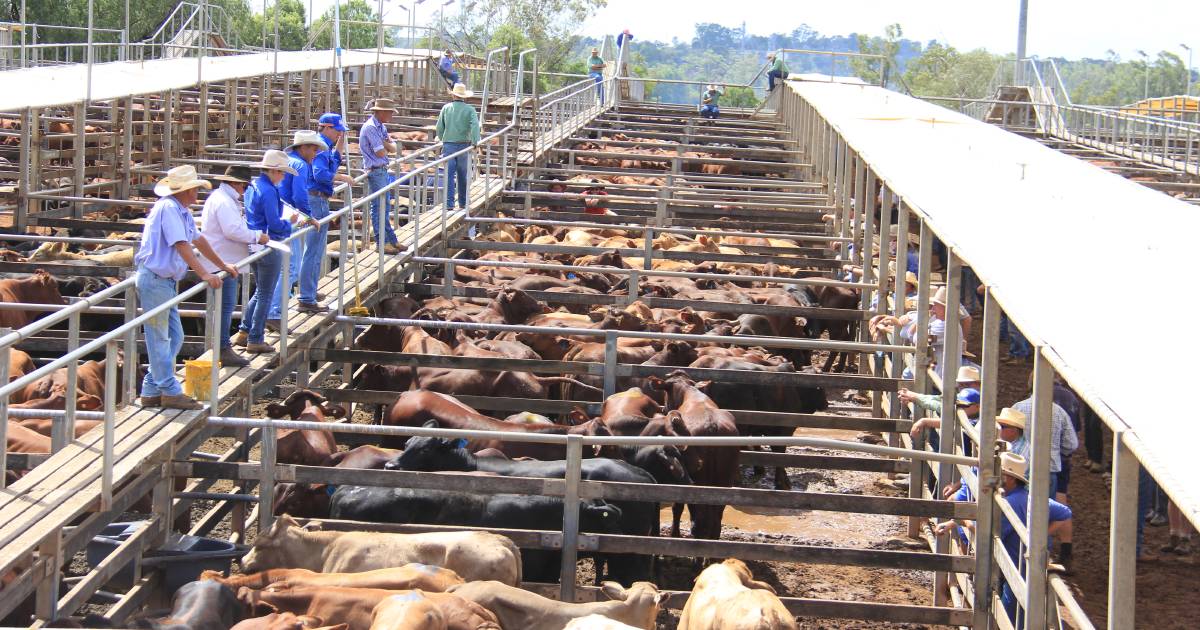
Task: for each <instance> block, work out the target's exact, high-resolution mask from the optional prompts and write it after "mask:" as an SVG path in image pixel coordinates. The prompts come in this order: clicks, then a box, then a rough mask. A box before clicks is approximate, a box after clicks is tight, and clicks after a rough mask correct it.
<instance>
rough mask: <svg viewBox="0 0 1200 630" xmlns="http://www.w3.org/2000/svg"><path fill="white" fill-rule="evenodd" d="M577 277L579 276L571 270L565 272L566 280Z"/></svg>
mask: <svg viewBox="0 0 1200 630" xmlns="http://www.w3.org/2000/svg"><path fill="white" fill-rule="evenodd" d="M578 277H579V276H577V275H575V272H573V271H570V272H567V279H568V280H574V279H575V278H578Z"/></svg>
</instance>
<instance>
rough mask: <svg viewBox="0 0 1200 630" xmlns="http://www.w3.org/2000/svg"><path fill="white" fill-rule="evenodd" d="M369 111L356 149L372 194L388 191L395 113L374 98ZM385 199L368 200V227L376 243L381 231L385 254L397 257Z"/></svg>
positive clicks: (385, 101) (389, 103) (389, 101)
mask: <svg viewBox="0 0 1200 630" xmlns="http://www.w3.org/2000/svg"><path fill="white" fill-rule="evenodd" d="M368 109H370V110H371V117H370V118H369V119H367V122H365V123H363V126H362V128H361V129H359V131H358V149H359V151H361V152H362V156H363V167H364V168H365V169H366V170H367V186H368V188H370V190H371V192H376V191H380V190H383V189H384V188H387V186H388V183H389V180H388V154H389V153H395V152H396V143H395V142H392V138H391V137H390V136H388V130H387V123H388V122H389V121H391V119H392V115H393V114H395V113H396V111H397V110H396V105H395V103H393V102H392V99H390V98H377V99H375V101H374V102H372V103H371V107H369V108H368ZM388 196H390V195H380V196H378V197H376V198H375V199H372V200H371V224H372V225H374V226H375V228H374V229H375V238H374V240H375V241H376V242H378V241H379V230H380V226H383V228H384V247H383V251H384V253H386V254H397V253H399V252H400V246H399V240H397V239H396V232H395V231H393V230H392V223H391V221H390V220H388V216H387V203H386V201H385V198H386V197H388Z"/></svg>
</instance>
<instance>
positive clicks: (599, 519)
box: [329, 481, 621, 582]
mask: <svg viewBox="0 0 1200 630" xmlns="http://www.w3.org/2000/svg"><path fill="white" fill-rule="evenodd" d="M467 483H469V481H468V482H467ZM329 516H330V518H334V519H347V520H353V521H375V522H381V523H400V524H418V523H419V524H426V525H466V526H472V527H485V528H489V529H493V528H494V529H529V528H530V527H544V528H545V529H552V530H557V529H559V528H560V527H561V526H562V522H563V502H562V499H559V498H556V497H542V496H537V497H532V496H521V495H515V494H496V495H478V494H468V493H466V492H450V491H446V490H414V489H411V488H377V487H370V486H341V487H339V488H338V489H337V491H336V492H334V493H333V498H332V500H331V501H330V508H329ZM579 531H581V532H591V533H599V534H619V533H621V510H620V509H619V508H617V507H616V506H614V505H612V504H609V503H605V502H603V501H600V500H596V501H580V502H579ZM560 563H561V561H560V554H559V553H558V552H554V551H542V550H531V549H527V550H523V551H522V552H521V566H522V574H523V576H524V579H525V580H529V581H534V582H553V581H555V580H556V579H557V578H558V573H559V565H560Z"/></svg>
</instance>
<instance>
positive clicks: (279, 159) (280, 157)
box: [252, 149, 296, 175]
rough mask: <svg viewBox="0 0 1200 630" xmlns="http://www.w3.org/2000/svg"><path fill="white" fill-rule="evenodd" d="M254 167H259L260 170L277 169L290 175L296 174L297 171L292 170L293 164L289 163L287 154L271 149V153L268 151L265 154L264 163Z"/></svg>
mask: <svg viewBox="0 0 1200 630" xmlns="http://www.w3.org/2000/svg"><path fill="white" fill-rule="evenodd" d="M252 166H257V167H258V168H261V169H264V170H266V169H277V170H280V171H283V172H285V173H287V174H289V175H295V174H296V169H294V168H292V166H291V164H289V163H288V156H287V154H286V153H284V152H283V151H280V150H279V149H271V150H270V151H267V152H266V153H265V154H263V159H262V161H261V162H259V163H258V164H254V165H252Z"/></svg>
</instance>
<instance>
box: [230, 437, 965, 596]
mask: <svg viewBox="0 0 1200 630" xmlns="http://www.w3.org/2000/svg"><path fill="white" fill-rule="evenodd" d="M208 423H209V424H210V425H212V426H218V427H230V428H236V429H242V430H246V429H261V443H262V450H261V455H260V457H259V462H258V463H259V471H260V472H259V479H258V482H259V483H258V497H257V502H258V505H259V510H258V528H259V531H267V530H268V529H270V527H271V526H272V524H273V523H274V514H273V513H272V509H271V506H272V505H273V504H274V494H275V477H276V465H277V458H276V453H277V449H276V444H277V440H278V431H279V430H285V429H286V430H292V431H329V432H331V433H345V434H355V435H372V436H386V437H437V438H445V439H451V440H456V439H470V440H499V441H502V442H518V443H537V444H555V445H561V446H563V447H565V450H566V474H565V475H564V478H563V484H564V485H563V489H562V491H561V492H554V491H550V490H547V491H546V493H547V494H549V495H551V496H561V497H562V500H563V505H564V506H568V505H577V504H578V502H579V499H580V498H581V497H580V486H581V485H587V484H588V483H589V482H586V481H584V480H582V479H581V468H582V463H583V452H584V450H583V449H584V447H587V446H618V447H619V446H632V447H644V446H676V447H681V448H687V447H689V446H696V447H700V446H705V447H713V446H726V447H733V448H736V447H740V446H751V447H760V446H797V447H809V448H819V449H838V450H846V451H852V452H860V453H868V454H873V455H879V456H882V457H892V458H906V459H910V460H924V461H933V462H942V463H945V464H949V465H962V464H968V463H970V462H972V461H974V460H973V459H972V458H967V457H962V456H958V455H948V454H944V453H932V452H927V451H916V450H911V449H904V448H893V447H888V446H880V445H875V444H863V443H860V442H849V441H843V440H834V439H828V438H807V437H753V436H745V437H691V436H688V437H667V436H656V437H633V436H586V435H580V434H548V433H518V432H508V431H474V430H471V431H467V430H459V429H441V428H437V429H435V428H428V427H402V426H379V425H363V424H350V423H325V422H307V421H297V420H279V419H271V418H265V419H262V418H239V417H224V416H214V417H210V418H209V419H208ZM592 483H594V482H592ZM364 485H371V484H370V483H364ZM224 498H227V497H224ZM560 529H561V532H562V533H561V536H562V538H561V540H562V544H561V550H562V558H561V563H560V565H559V578H560V579H559V588H560V596H561V598H562V600H563V601H573V599H574V594H575V578H576V571H577V560H578V552H579V536H580V523H579V511H578V510H572V509H564V510H563V521H562V527H561V528H560Z"/></svg>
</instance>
